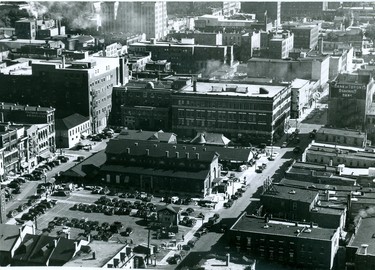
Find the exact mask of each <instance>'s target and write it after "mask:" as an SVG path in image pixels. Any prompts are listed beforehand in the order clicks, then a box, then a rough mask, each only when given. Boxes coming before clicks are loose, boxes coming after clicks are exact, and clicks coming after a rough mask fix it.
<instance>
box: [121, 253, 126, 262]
mask: <svg viewBox="0 0 375 270" xmlns="http://www.w3.org/2000/svg"><path fill="white" fill-rule="evenodd" d="M125 258H126V253H125V252H120V261H121V262H124V261H125Z"/></svg>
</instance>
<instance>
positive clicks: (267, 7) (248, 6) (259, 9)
mask: <svg viewBox="0 0 375 270" xmlns="http://www.w3.org/2000/svg"><path fill="white" fill-rule="evenodd" d="M241 11H242V12H244V13H251V14H255V18H256V19H257V20H258V21H264V20H265V18H267V20H272V21H277V22H278V24H280V12H281V2H268V1H263V2H256V1H246V2H242V3H241Z"/></svg>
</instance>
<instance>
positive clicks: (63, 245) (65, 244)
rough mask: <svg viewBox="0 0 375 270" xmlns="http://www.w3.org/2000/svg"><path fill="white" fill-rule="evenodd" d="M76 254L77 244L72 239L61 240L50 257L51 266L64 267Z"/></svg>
mask: <svg viewBox="0 0 375 270" xmlns="http://www.w3.org/2000/svg"><path fill="white" fill-rule="evenodd" d="M74 253H75V243H74V240H72V239H67V238H60V239H59V242H57V246H56V248H55V249H54V250H53V252H52V254H51V257H50V263H49V265H50V266H62V265H64V264H65V263H67V262H68V261H69V260H70V259H71V258H72V257H73V255H74Z"/></svg>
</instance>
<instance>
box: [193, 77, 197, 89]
mask: <svg viewBox="0 0 375 270" xmlns="http://www.w3.org/2000/svg"><path fill="white" fill-rule="evenodd" d="M193 91H194V92H197V79H195V78H193Z"/></svg>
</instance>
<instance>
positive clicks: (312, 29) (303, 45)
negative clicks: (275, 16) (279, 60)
mask: <svg viewBox="0 0 375 270" xmlns="http://www.w3.org/2000/svg"><path fill="white" fill-rule="evenodd" d="M291 32H292V33H293V34H294V48H296V49H314V48H315V47H316V45H318V37H319V26H318V25H312V26H297V27H295V28H292V29H291Z"/></svg>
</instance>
